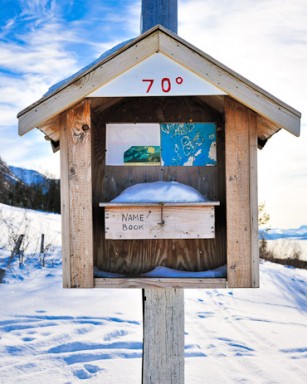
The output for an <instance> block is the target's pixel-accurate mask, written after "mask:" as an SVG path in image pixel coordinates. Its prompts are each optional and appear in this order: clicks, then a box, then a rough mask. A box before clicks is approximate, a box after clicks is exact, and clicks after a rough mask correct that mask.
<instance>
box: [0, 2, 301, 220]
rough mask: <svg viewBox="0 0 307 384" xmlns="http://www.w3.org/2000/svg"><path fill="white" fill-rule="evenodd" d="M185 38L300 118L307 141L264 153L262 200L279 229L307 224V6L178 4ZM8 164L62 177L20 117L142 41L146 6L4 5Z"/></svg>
mask: <svg viewBox="0 0 307 384" xmlns="http://www.w3.org/2000/svg"><path fill="white" fill-rule="evenodd" d="M178 4H179V6H178V9H179V24H178V34H179V36H181V37H182V38H184V39H185V40H187V41H188V42H190V43H191V44H193V45H195V46H197V47H198V48H200V49H202V50H203V51H204V52H206V53H207V54H209V55H211V56H213V57H214V58H215V59H217V60H219V61H221V62H222V63H223V64H225V65H227V66H229V67H230V68H232V69H233V70H235V71H236V72H238V73H240V74H241V75H243V76H245V77H246V78H248V79H249V80H251V81H252V82H254V83H256V84H257V85H259V86H261V87H262V88H264V89H265V90H266V91H268V92H270V93H272V94H273V95H274V96H276V97H278V98H279V99H281V100H282V101H284V102H286V103H288V104H290V105H291V106H292V107H294V108H296V109H298V110H299V111H301V112H302V114H303V118H302V135H301V137H300V138H296V137H294V136H292V135H291V134H289V133H288V132H280V133H278V134H277V135H275V136H274V137H273V138H272V139H271V140H270V141H269V143H268V144H267V145H266V146H265V148H264V149H263V150H262V151H261V152H258V153H259V200H260V201H264V202H266V205H267V209H268V211H269V213H270V215H271V224H272V225H273V226H280V227H291V226H299V225H301V224H307V198H306V195H307V150H306V148H307V134H306V131H307V120H306V115H307V114H306V112H307V93H306V87H307V71H306V63H307V24H306V20H307V6H306V1H305V0H292V1H291V2H290V1H283V2H280V0H257V1H254V0H235V1H230V0H219V1H218V2H217V1H214V0H179V1H178ZM0 5H1V7H0V110H1V114H0V130H1V140H0V156H1V157H2V158H3V159H4V160H5V161H6V162H7V163H9V164H11V165H16V166H23V167H26V168H32V169H37V170H39V171H44V172H45V171H47V172H49V173H52V174H54V175H59V154H56V155H53V154H52V152H51V149H50V145H49V143H47V142H45V140H44V137H43V134H41V133H40V132H38V131H37V130H33V131H32V132H30V133H28V134H27V135H25V136H23V137H22V138H20V137H19V136H18V134H17V119H16V115H17V113H18V112H19V111H20V110H22V109H23V108H25V107H27V106H28V105H30V104H31V103H33V102H34V101H36V100H38V99H39V98H40V97H41V96H42V95H43V94H44V93H45V92H46V91H47V90H48V88H49V87H50V86H51V85H53V84H54V83H56V82H58V81H60V80H62V79H64V78H66V77H68V76H70V75H71V74H73V73H75V72H76V71H78V70H79V69H80V68H82V67H84V66H86V65H87V64H89V63H90V62H92V61H93V60H95V59H96V58H97V57H98V56H100V55H101V54H102V53H103V52H104V51H106V50H107V49H109V48H111V47H112V46H114V45H116V44H118V43H120V42H122V41H124V40H127V39H130V38H132V37H135V36H137V35H139V34H140V11H141V0H135V1H134V0H130V1H128V0H118V1H108V0H105V1H103V0H95V1H89V0H83V1H77V0H67V1H63V0H43V1H39V0H31V1H27V0H22V1H17V0H0Z"/></svg>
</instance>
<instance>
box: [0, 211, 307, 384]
mask: <svg viewBox="0 0 307 384" xmlns="http://www.w3.org/2000/svg"><path fill="white" fill-rule="evenodd" d="M0 210H1V212H2V218H3V217H6V218H8V217H13V218H14V222H18V220H21V219H22V218H24V211H23V210H22V209H18V208H11V207H7V206H4V205H1V204H0ZM26 216H27V222H28V223H30V225H29V229H28V233H29V236H28V239H29V240H30V244H29V246H28V248H27V250H26V251H25V258H24V265H23V266H21V267H19V263H18V258H15V259H14V261H13V263H12V264H11V266H10V268H9V269H8V270H7V273H6V275H5V278H4V283H3V284H1V285H0V294H1V296H0V297H1V299H0V300H1V308H0V311H1V312H0V313H1V315H0V383H1V384H15V383H16V384H17V383H18V384H28V383H29V384H30V383H31V384H33V383H39V384H40V383H44V384H49V383H52V384H69V383H70V384H72V383H89V384H91V383H95V384H96V383H97V384H98V383H99V384H101V383H106V384H109V383H111V384H113V383H114V384H115V383H118V384H123V383H125V384H137V383H141V364H142V361H141V357H142V302H141V291H140V290H133V289H131V290H128V289H127V290H110V289H96V290H67V289H66V290H64V289H62V277H61V273H62V272H61V249H60V216H59V215H54V214H46V213H40V212H33V211H27V213H26ZM7 220H8V219H7ZM18 230H21V229H18ZM42 232H44V233H45V236H46V243H48V242H50V243H52V244H53V247H52V248H50V253H49V254H47V256H46V265H45V267H42V265H41V263H40V259H39V254H38V249H39V238H40V234H41V233H42ZM6 236H7V233H6V227H5V225H4V222H3V220H1V224H0V264H1V265H0V268H5V265H6V264H7V262H8V258H9V255H10V252H9V250H7V249H6V248H5V247H4V243H5V242H6ZM260 271H261V273H260V276H261V288H260V289H254V290H248V289H241V290H200V289H198V290H186V291H185V322H186V325H185V333H186V334H185V356H186V359H185V376H186V378H185V382H186V383H188V384H203V383H206V384H207V383H210V384H211V383H212V384H215V383H223V384H224V383H234V384H237V383H255V384H259V383H270V384H273V383H274V384H277V383H278V384H281V383H285V384H289V383H291V384H292V383H304V384H305V383H306V382H307V300H306V296H307V284H306V283H307V271H305V270H299V269H294V268H289V267H285V266H281V265H278V264H271V263H268V262H262V263H261V265H260ZM159 384H163V383H159Z"/></svg>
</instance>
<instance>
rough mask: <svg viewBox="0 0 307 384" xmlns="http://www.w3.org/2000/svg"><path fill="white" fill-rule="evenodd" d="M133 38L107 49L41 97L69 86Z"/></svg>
mask: <svg viewBox="0 0 307 384" xmlns="http://www.w3.org/2000/svg"><path fill="white" fill-rule="evenodd" d="M134 39H135V38H133V39H129V40H125V41H123V42H122V43H119V44H117V45H115V46H114V47H113V48H111V49H108V50H107V51H105V52H104V53H103V54H102V55H100V56H99V57H98V58H97V59H96V60H94V61H92V62H91V63H90V64H88V65H86V66H85V67H83V68H82V69H80V70H79V71H78V72H76V73H74V74H73V75H71V76H69V77H67V78H66V79H64V80H61V81H59V82H58V83H56V84H53V85H52V86H51V87H50V88H49V89H48V91H47V92H46V93H45V94H44V95H43V97H48V96H50V95H51V94H52V93H54V92H56V91H57V90H59V89H60V88H62V87H64V86H65V85H66V84H69V83H70V82H72V81H74V80H75V79H76V78H77V77H78V76H80V75H82V74H84V72H86V71H88V70H91V69H92V68H94V67H95V66H96V65H97V64H99V63H100V62H101V61H103V60H104V59H106V58H108V57H109V56H111V55H112V54H113V53H116V52H117V51H118V50H120V49H121V48H123V47H124V46H125V45H127V44H129V43H130V42H131V41H133V40H134Z"/></svg>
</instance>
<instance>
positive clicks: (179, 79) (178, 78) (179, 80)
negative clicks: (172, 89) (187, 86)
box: [176, 76, 183, 85]
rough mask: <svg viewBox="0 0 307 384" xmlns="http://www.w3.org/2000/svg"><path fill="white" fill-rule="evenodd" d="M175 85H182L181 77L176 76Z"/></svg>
mask: <svg viewBox="0 0 307 384" xmlns="http://www.w3.org/2000/svg"><path fill="white" fill-rule="evenodd" d="M176 83H177V84H179V85H180V84H182V83H183V78H182V77H181V76H178V77H177V78H176Z"/></svg>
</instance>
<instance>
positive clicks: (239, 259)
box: [225, 98, 259, 288]
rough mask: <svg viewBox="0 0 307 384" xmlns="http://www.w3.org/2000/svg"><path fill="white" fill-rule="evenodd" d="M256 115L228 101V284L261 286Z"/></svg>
mask: <svg viewBox="0 0 307 384" xmlns="http://www.w3.org/2000/svg"><path fill="white" fill-rule="evenodd" d="M256 129H257V119H256V114H255V113H254V112H253V111H251V110H250V109H248V108H246V107H245V106H243V105H242V104H240V103H238V102H236V101H235V100H232V99H230V98H226V99H225V141H226V216H227V219H226V220H227V280H228V286H229V288H232V287H237V288H252V287H258V286H259V281H258V280H259V276H258V272H257V270H258V268H259V260H258V202H257V136H256Z"/></svg>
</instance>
